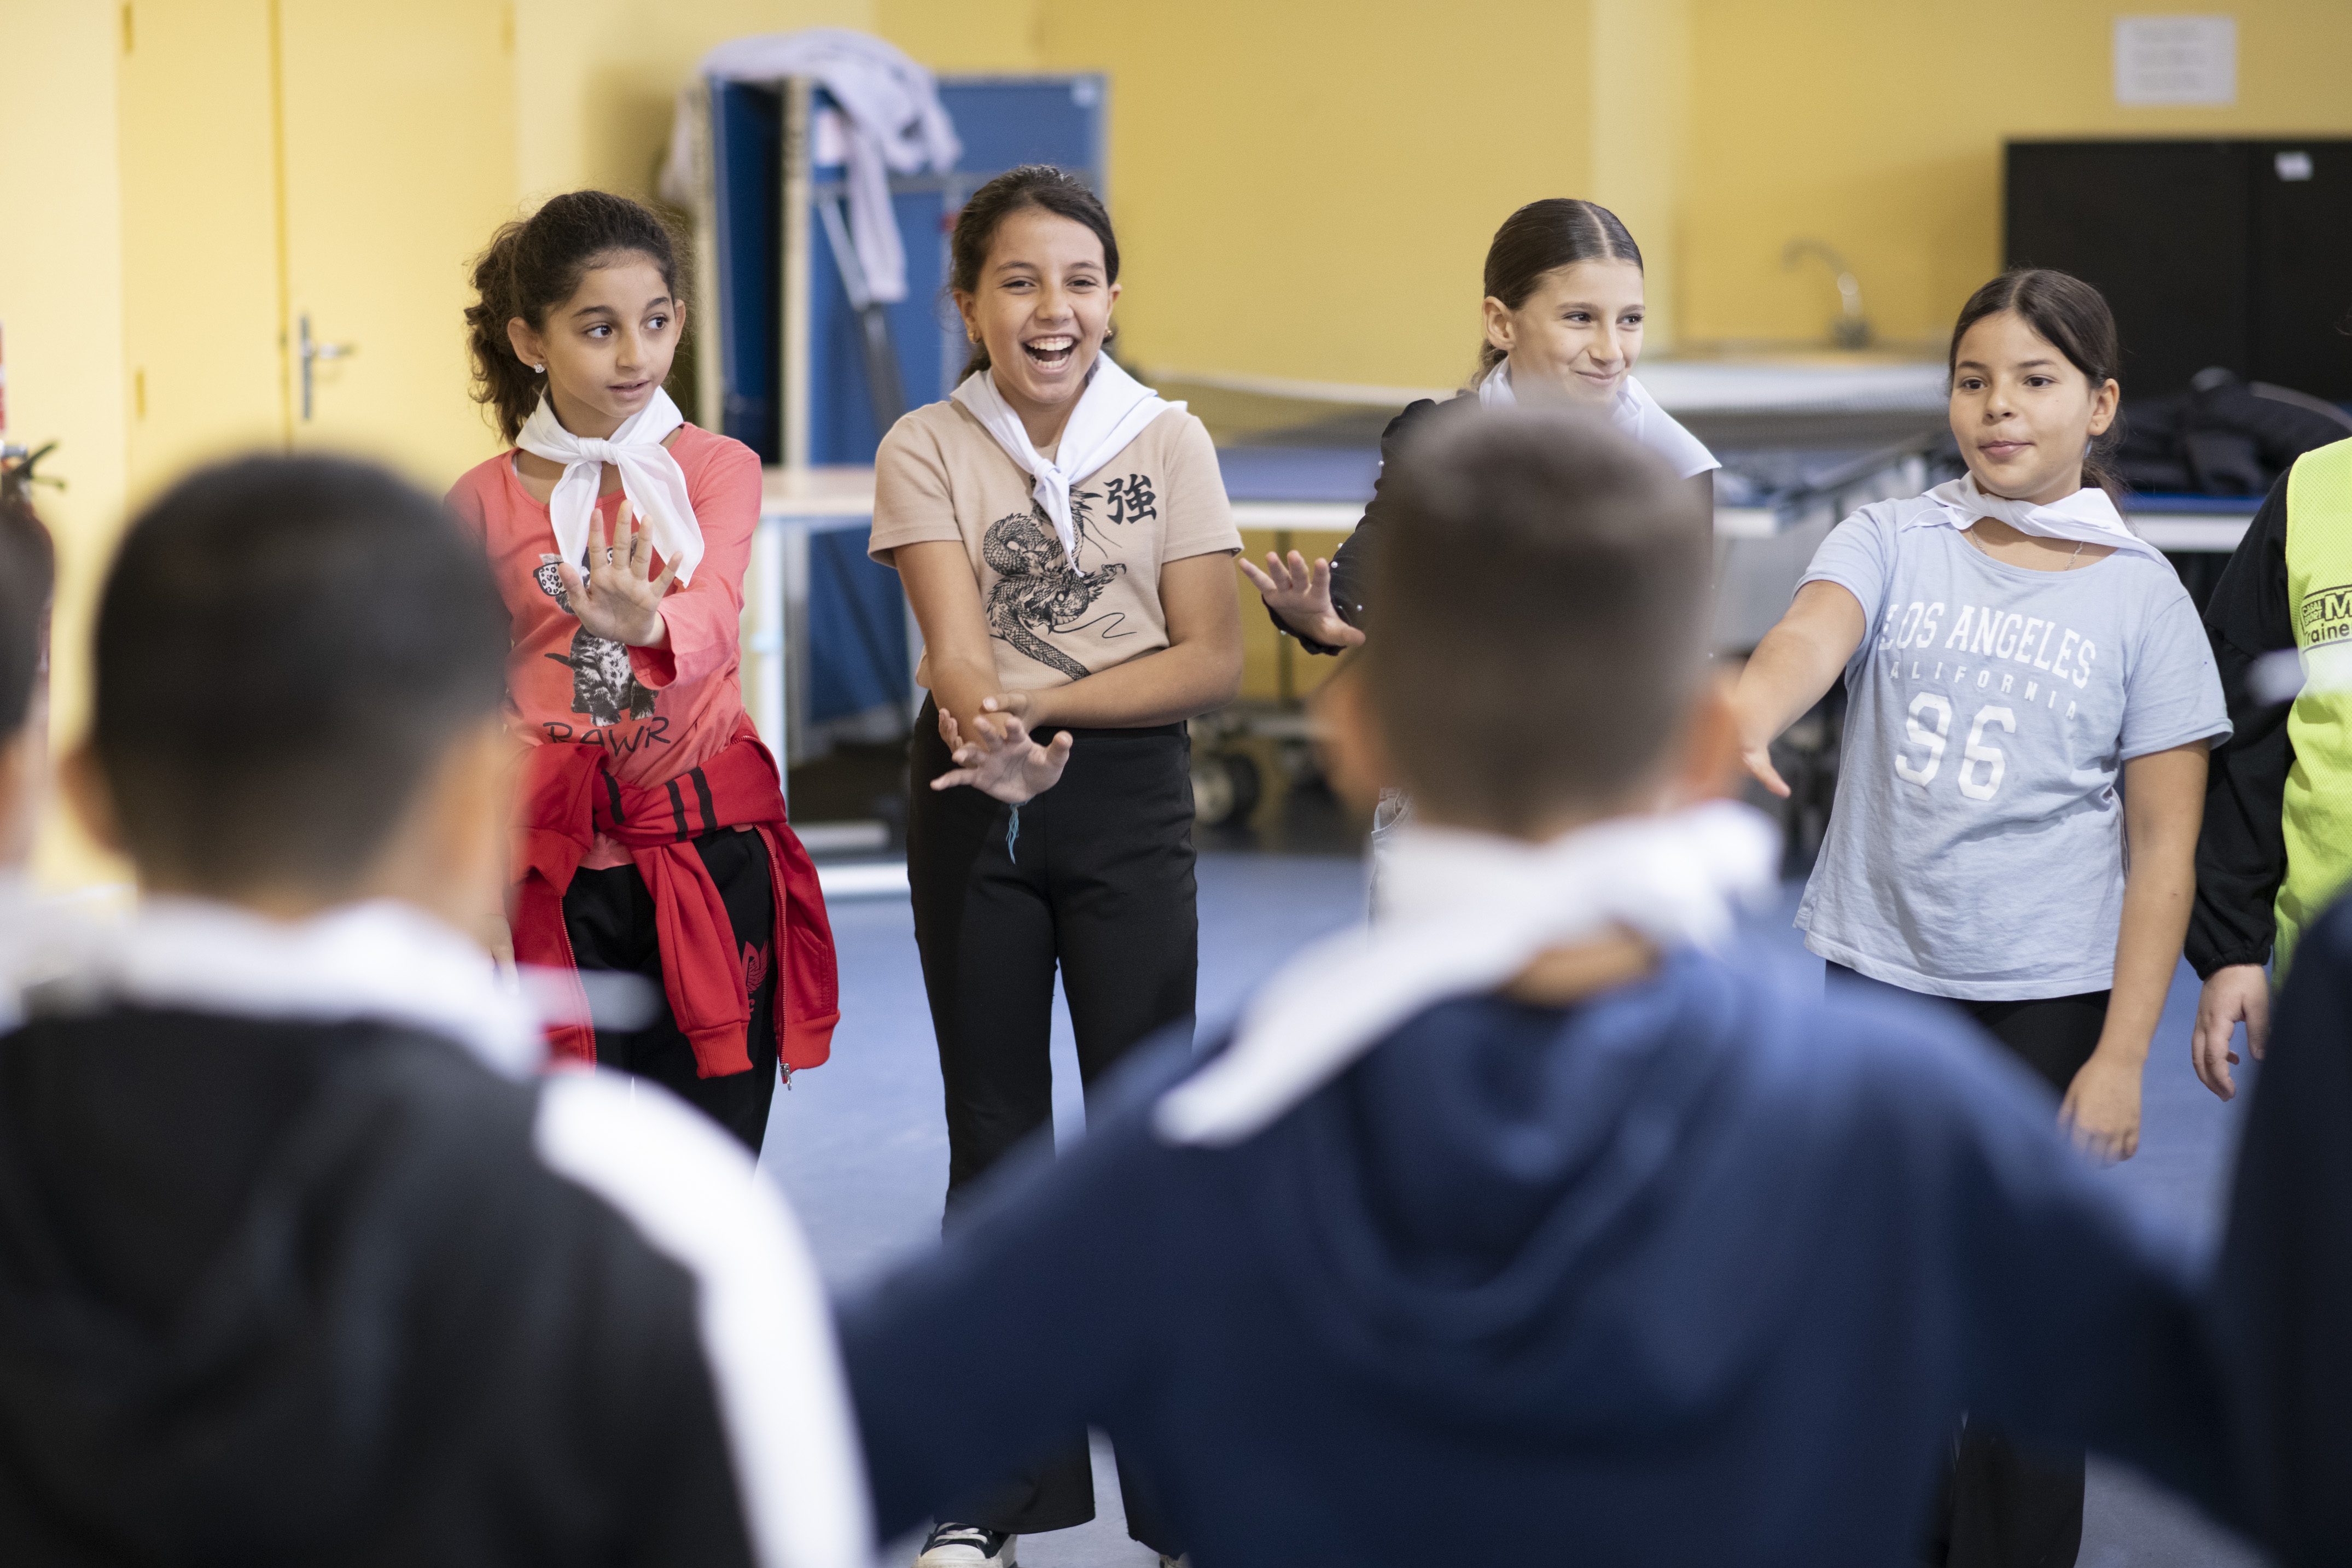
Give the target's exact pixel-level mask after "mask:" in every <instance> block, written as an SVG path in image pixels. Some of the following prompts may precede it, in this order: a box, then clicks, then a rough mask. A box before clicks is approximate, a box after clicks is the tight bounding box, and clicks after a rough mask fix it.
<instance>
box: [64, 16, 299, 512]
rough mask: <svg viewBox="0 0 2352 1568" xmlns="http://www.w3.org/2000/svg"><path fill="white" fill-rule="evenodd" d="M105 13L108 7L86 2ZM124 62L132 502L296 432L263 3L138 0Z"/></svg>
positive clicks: (125, 316) (124, 282) (125, 315)
mask: <svg viewBox="0 0 2352 1568" xmlns="http://www.w3.org/2000/svg"><path fill="white" fill-rule="evenodd" d="M90 9H93V10H97V9H103V7H95V6H93V7H90ZM125 9H126V10H127V11H128V12H129V14H130V16H131V28H130V33H129V37H128V39H127V43H128V46H129V47H127V48H126V49H125V50H124V51H123V52H122V54H121V58H120V64H119V68H118V75H117V81H118V84H119V94H120V103H119V112H118V115H117V135H118V137H119V141H118V143H117V149H118V152H119V165H120V168H121V225H122V235H121V276H120V279H119V287H120V289H121V296H120V304H121V318H122V340H123V351H124V356H125V364H124V370H125V372H126V374H127V375H128V376H129V378H130V383H131V397H130V422H129V425H128V427H127V429H126V430H125V431H124V433H123V435H122V437H121V441H122V444H123V449H124V452H125V455H126V457H127V460H128V464H129V481H130V494H131V504H132V505H133V506H137V505H138V504H139V503H141V502H142V501H144V500H145V499H146V498H147V497H150V496H152V494H154V493H155V492H156V491H158V490H160V489H162V488H163V486H167V485H169V484H170V483H171V482H172V481H173V479H174V478H176V477H178V476H180V475H181V474H182V473H184V471H185V470H186V469H187V468H188V467H189V465H192V464H195V463H200V462H204V461H206V460H208V459H211V458H214V457H218V456H221V455H226V454H228V453H232V452H237V451H243V450H247V449H249V448H251V447H254V446H263V445H278V446H282V445H283V444H284V443H285V441H286V435H287V431H286V418H287V409H286V398H285V387H284V377H285V363H284V358H283V355H282V352H281V350H280V345H279V342H278V326H279V321H278V316H279V306H280V300H279V298H278V205H277V200H276V176H275V172H274V168H273V160H274V151H273V148H274V132H273V129H272V128H273V123H274V116H273V105H274V102H275V99H274V97H273V94H272V85H273V84H272V73H271V71H270V47H271V29H270V7H269V4H268V0H135V4H133V5H131V6H128V7H125Z"/></svg>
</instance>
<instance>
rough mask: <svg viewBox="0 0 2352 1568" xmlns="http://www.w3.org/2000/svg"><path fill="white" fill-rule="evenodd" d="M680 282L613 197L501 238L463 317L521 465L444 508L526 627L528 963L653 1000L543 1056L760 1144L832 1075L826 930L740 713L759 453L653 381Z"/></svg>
mask: <svg viewBox="0 0 2352 1568" xmlns="http://www.w3.org/2000/svg"><path fill="white" fill-rule="evenodd" d="M684 270H685V269H684V267H683V265H682V262H681V258H680V256H679V246H678V244H677V240H676V239H675V238H674V237H673V236H672V235H671V233H670V229H669V225H667V223H666V222H664V221H663V219H662V218H661V217H660V216H659V215H658V214H656V213H654V212H653V211H651V210H650V209H648V208H646V207H645V206H642V205H640V204H638V203H635V202H633V201H631V200H629V199H628V198H627V197H625V196H616V195H614V194H612V193H609V192H605V191H573V192H570V193H566V194H564V195H561V196H556V197H554V198H552V199H551V200H550V201H549V202H548V203H547V204H545V205H544V206H542V207H541V208H540V209H539V210H538V211H537V212H535V213H533V214H531V215H530V217H529V218H527V219H524V220H522V221H520V222H517V223H510V224H508V225H505V226H504V227H503V228H501V229H499V232H498V234H497V235H495V236H493V237H492V239H491V241H490V246H489V248H488V250H486V251H484V252H483V253H482V255H481V256H480V258H479V259H478V261H476V263H475V264H474V286H475V288H476V290H477V292H478V299H477V301H476V303H475V304H474V305H473V306H472V307H471V308H468V309H467V312H466V324H467V340H468V344H469V347H470V348H471V350H472V354H473V361H474V385H475V392H474V395H475V397H476V399H477V400H478V402H482V403H483V404H484V405H485V406H486V407H487V408H488V411H489V413H490V416H491V419H492V420H493V422H494V423H496V424H497V426H498V429H499V434H500V435H501V436H503V437H504V438H505V439H506V440H508V441H509V442H511V443H513V444H514V449H513V450H511V451H508V452H502V453H500V454H499V455H498V456H496V457H493V458H491V459H490V460H489V461H488V462H487V463H484V464H482V465H480V466H479V467H477V468H475V469H474V470H472V471H471V472H470V473H468V474H467V475H466V476H463V477H462V478H460V479H459V480H458V481H457V485H456V486H455V487H454V488H452V489H451V491H450V493H449V502H450V505H451V506H452V507H454V508H455V509H456V511H457V515H458V516H459V517H461V518H463V519H464V520H465V521H466V522H467V524H468V525H470V526H471V527H472V528H473V529H474V530H475V532H476V534H477V535H478V537H479V538H480V539H481V540H482V544H483V548H484V549H486V550H488V553H489V557H490V563H491V566H492V567H493V569H494V570H495V571H496V574H497V577H498V582H499V592H500V593H501V594H502V595H503V596H504V598H505V601H506V604H507V608H508V611H509V613H510V614H511V615H512V617H513V622H514V623H513V632H512V647H513V651H512V653H510V655H509V658H508V661H507V684H508V689H509V694H510V697H511V708H512V716H513V727H514V730H515V733H516V735H517V736H518V737H519V738H520V739H521V740H523V741H525V742H526V743H527V744H528V746H529V750H528V752H527V754H526V764H525V769H524V784H523V800H522V806H523V812H524V821H523V824H522V827H521V838H520V844H519V846H518V852H517V855H516V877H515V883H514V886H513V888H512V889H511V891H510V894H509V919H510V921H511V924H512V926H513V932H514V942H515V956H516V957H517V958H518V960H520V962H523V963H526V964H535V965H538V966H541V967H544V968H548V969H551V970H553V971H555V972H557V973H558V974H567V975H568V974H572V973H574V972H576V971H579V970H592V969H593V970H608V971H620V972H628V973H634V974H636V975H639V976H641V977H644V978H645V979H646V981H648V982H650V985H649V987H648V989H649V990H651V991H652V992H653V993H654V995H655V997H656V998H657V999H656V1002H655V1004H654V1005H653V1007H652V1008H651V1009H650V1011H651V1016H650V1017H646V1018H641V1019H635V1020H633V1021H631V1022H629V1023H627V1024H625V1025H624V1024H623V1023H621V1022H619V1021H616V1020H614V1019H610V1018H607V1019H603V1020H600V1021H598V1022H596V1023H595V1024H593V1026H592V1025H591V1024H590V1022H589V1021H588V1019H587V1017H586V1010H585V1009H586V1002H585V995H584V993H583V994H582V995H580V996H577V997H575V998H574V1004H575V1010H576V1013H577V1016H575V1017H574V1018H572V1019H570V1020H568V1021H567V1022H566V1023H565V1024H564V1025H563V1026H562V1027H561V1028H559V1029H557V1030H556V1031H555V1033H554V1045H555V1049H556V1051H557V1052H558V1053H559V1054H561V1055H565V1056H570V1057H572V1058H575V1059H581V1060H587V1061H597V1062H600V1063H602V1064H604V1065H606V1066H610V1067H614V1068H618V1069H621V1070H622V1071H628V1072H634V1073H636V1074H638V1075H639V1076H641V1077H646V1078H650V1079H652V1080H654V1081H655V1082H658V1083H661V1084H663V1085H665V1086H666V1087H667V1088H669V1089H670V1090H672V1091H673V1092H677V1094H679V1095H680V1096H682V1097H684V1098H685V1099H686V1100H687V1101H688V1102H689V1103H693V1104H695V1105H697V1106H698V1107H700V1108H701V1109H702V1110H703V1111H704V1112H706V1113H709V1115H710V1116H712V1117H713V1118H715V1119H716V1120H717V1121H718V1122H719V1124H721V1125H723V1126H725V1127H726V1128H727V1129H728V1130H729V1131H730V1132H731V1133H733V1134H735V1135H736V1136H737V1137H738V1138H740V1139H741V1140H742V1142H743V1143H744V1144H745V1145H748V1146H749V1147H751V1149H752V1150H753V1151H754V1152H756V1151H757V1150H758V1149H759V1147H760V1144H761V1138H762V1137H764V1136H765V1134H766V1132H767V1125H768V1111H769V1106H770V1103H771V1101H772V1096H773V1094H774V1092H775V1086H776V1076H777V1070H778V1065H779V1063H780V1062H781V1064H782V1068H783V1070H784V1071H787V1072H789V1071H794V1070H796V1069H799V1068H803V1067H814V1066H815V1065H817V1064H818V1063H820V1062H822V1061H824V1059H825V1055H826V1052H827V1050H828V1042H829V1040H830V1038H831V1035H832V1030H833V1024H834V1020H835V1018H836V1017H838V1016H839V1015H838V1009H837V1007H836V1005H835V977H834V963H833V936H832V932H831V929H830V927H829V926H828V925H827V924H826V921H825V915H824V899H823V896H822V895H821V894H820V893H819V892H818V889H817V885H816V876H815V873H814V870H813V869H812V868H811V866H810V864H809V861H808V856H807V853H806V852H804V851H803V849H802V847H801V843H800V841H799V839H798V838H796V837H795V836H794V835H793V831H792V829H791V828H790V827H789V826H787V825H786V823H785V821H784V800H783V794H782V788H781V786H780V783H779V779H778V775H777V772H776V763H775V758H773V757H772V756H771V755H770V754H769V752H768V750H767V748H766V747H764V746H763V745H762V744H761V740H760V737H759V735H758V734H757V733H756V732H755V731H754V730H753V728H752V727H751V718H750V717H749V716H747V715H746V714H745V712H744V711H743V693H742V683H741V678H740V649H739V647H738V636H739V628H740V625H741V621H742V610H743V571H744V568H745V566H746V564H747V563H748V562H749V559H750V557H751V534H752V530H753V529H754V528H755V527H756V526H757V525H758V522H759V519H760V460H759V458H758V457H757V456H756V455H754V454H753V453H752V452H751V448H749V447H747V446H745V445H744V444H742V443H741V442H739V441H732V440H730V439H729V438H728V437H726V436H723V435H718V434H713V433H711V432H709V431H708V430H703V429H701V428H699V427H698V426H696V425H693V424H689V423H687V422H686V419H685V416H684V415H683V414H682V413H680V412H679V410H678V408H677V404H676V403H674V402H671V401H670V398H669V394H668V392H666V391H665V390H664V383H665V382H667V380H668V377H669V372H670V365H671V362H672V361H673V359H674V357H675V356H676V354H677V346H678V341H679V339H680V337H681V335H682V334H683V333H684V331H685V328H686V320H687V301H686V300H685V298H683V297H682V295H683V291H682V289H681V288H680V286H679V285H680V279H681V277H683V275H684Z"/></svg>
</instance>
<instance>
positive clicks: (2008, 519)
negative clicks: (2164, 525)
mask: <svg viewBox="0 0 2352 1568" xmlns="http://www.w3.org/2000/svg"><path fill="white" fill-rule="evenodd" d="M1927 499H1928V500H1930V501H1933V502H1935V503H1936V504H1935V506H1933V507H1920V508H1919V509H1918V511H1917V513H1916V515H1915V516H1913V517H1911V518H1910V519H1909V520H1908V521H1907V522H1906V525H1905V526H1906V527H1908V528H1967V527H1969V525H1970V524H1971V523H1974V522H1975V521H1976V520H1977V519H1978V518H1979V517H1997V518H1999V519H2000V521H2002V522H2004V523H2007V524H2008V525H2009V526H2010V527H2011V528H2015V529H2016V530H2017V531H2018V532H2019V533H2021V534H2035V535H2039V536H2040V537H2041V538H2045V539H2074V540H2077V541H2079V542H2081V543H2083V544H2086V545H2105V546H2107V547H2109V548H2110V549H2126V550H2137V551H2138V552H2139V553H2140V554H2142V555H2144V556H2147V558H2148V559H2151V560H2155V561H2162V560H2163V559H2164V552H2163V551H2162V550H2160V549H2157V548H2156V547H2155V546H2154V545H2152V544H2150V543H2148V542H2147V540H2146V539H2144V538H2140V537H2139V536H2138V535H2137V534H2136V533H2134V532H2132V531H2131V528H2130V527H2129V525H2127V524H2126V523H2125V521H2124V518H2123V514H2122V513H2120V512H2118V511H2116V504H2115V502H2113V501H2111V500H2109V499H2108V498H2107V493H2106V492H2105V490H2102V489H2100V488H2099V487H2098V486H2096V485H2085V486H2083V487H2082V488H2081V489H2079V490H2077V491H2075V492H2074V494H2073V495H2071V496H2069V497H2066V498H2065V499H2064V500H2063V501H2053V502H2051V503H2050V505H2048V506H2046V507H2037V506H2035V505H2034V504H2033V503H2032V502H2031V501H2012V500H2011V499H2010V498H2009V497H2006V496H1992V495H1988V494H1986V493H1985V491H1984V490H1983V489H1981V488H1980V487H1979V486H1978V484H1977V476H1975V475H1973V474H1963V475H1961V476H1959V477H1958V478H1957V479H1948V480H1946V481H1945V482H1944V483H1943V484H1941V485H1938V486H1936V487H1935V488H1934V489H1932V490H1930V491H1928V492H1927Z"/></svg>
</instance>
